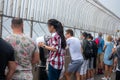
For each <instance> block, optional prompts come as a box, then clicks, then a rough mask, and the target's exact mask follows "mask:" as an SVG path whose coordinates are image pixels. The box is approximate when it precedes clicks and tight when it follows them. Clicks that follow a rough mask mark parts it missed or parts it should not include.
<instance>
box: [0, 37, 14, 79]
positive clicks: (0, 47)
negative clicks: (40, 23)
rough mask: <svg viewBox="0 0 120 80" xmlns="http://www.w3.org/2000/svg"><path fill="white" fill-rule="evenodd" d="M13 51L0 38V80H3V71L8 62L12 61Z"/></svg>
mask: <svg viewBox="0 0 120 80" xmlns="http://www.w3.org/2000/svg"><path fill="white" fill-rule="evenodd" d="M14 60H15V59H14V49H13V48H12V46H11V45H10V44H9V43H7V42H6V41H4V40H3V39H2V38H0V80H5V69H6V66H7V65H8V62H9V61H14Z"/></svg>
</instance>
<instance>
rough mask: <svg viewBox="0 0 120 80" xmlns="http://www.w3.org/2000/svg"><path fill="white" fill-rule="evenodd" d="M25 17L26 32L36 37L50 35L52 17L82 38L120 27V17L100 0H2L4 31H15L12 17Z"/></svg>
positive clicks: (1, 29) (0, 22)
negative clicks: (12, 28)
mask: <svg viewBox="0 0 120 80" xmlns="http://www.w3.org/2000/svg"><path fill="white" fill-rule="evenodd" d="M13 17H21V18H23V19H24V30H25V33H26V34H28V35H29V36H31V37H33V38H34V39H35V38H36V37H38V36H41V35H45V34H49V33H48V30H47V26H46V22H47V20H48V19H51V18H55V19H58V20H59V21H61V22H62V23H63V25H64V28H65V29H67V28H72V29H73V30H74V31H75V35H76V36H77V37H78V36H79V35H80V32H82V31H87V32H90V33H92V34H93V35H94V36H96V35H97V33H98V32H103V33H104V34H112V35H114V33H115V32H116V30H118V29H119V27H120V19H119V18H118V17H117V16H116V15H114V14H113V13H112V12H110V11H109V10H107V9H106V8H105V7H103V6H102V5H101V4H100V3H99V2H98V0H0V33H1V34H2V37H4V38H5V37H6V36H7V35H9V34H10V33H11V28H10V25H11V19H12V18H13Z"/></svg>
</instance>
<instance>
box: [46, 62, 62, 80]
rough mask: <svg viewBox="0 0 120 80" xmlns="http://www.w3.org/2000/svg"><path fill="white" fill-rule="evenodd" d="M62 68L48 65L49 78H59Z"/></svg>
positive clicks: (56, 79) (49, 79) (50, 79)
mask: <svg viewBox="0 0 120 80" xmlns="http://www.w3.org/2000/svg"><path fill="white" fill-rule="evenodd" d="M60 73H61V70H57V69H55V68H53V67H52V66H51V65H50V64H49V66H48V80H59V77H60Z"/></svg>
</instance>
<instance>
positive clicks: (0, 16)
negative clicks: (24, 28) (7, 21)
mask: <svg viewBox="0 0 120 80" xmlns="http://www.w3.org/2000/svg"><path fill="white" fill-rule="evenodd" d="M3 8H4V0H0V37H2V22H3Z"/></svg>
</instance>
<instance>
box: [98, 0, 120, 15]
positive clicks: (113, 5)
mask: <svg viewBox="0 0 120 80" xmlns="http://www.w3.org/2000/svg"><path fill="white" fill-rule="evenodd" d="M99 1H100V2H101V3H102V4H103V5H104V6H105V7H106V8H108V9H109V10H111V11H112V12H113V13H115V14H116V15H117V16H118V17H120V0H99Z"/></svg>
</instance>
